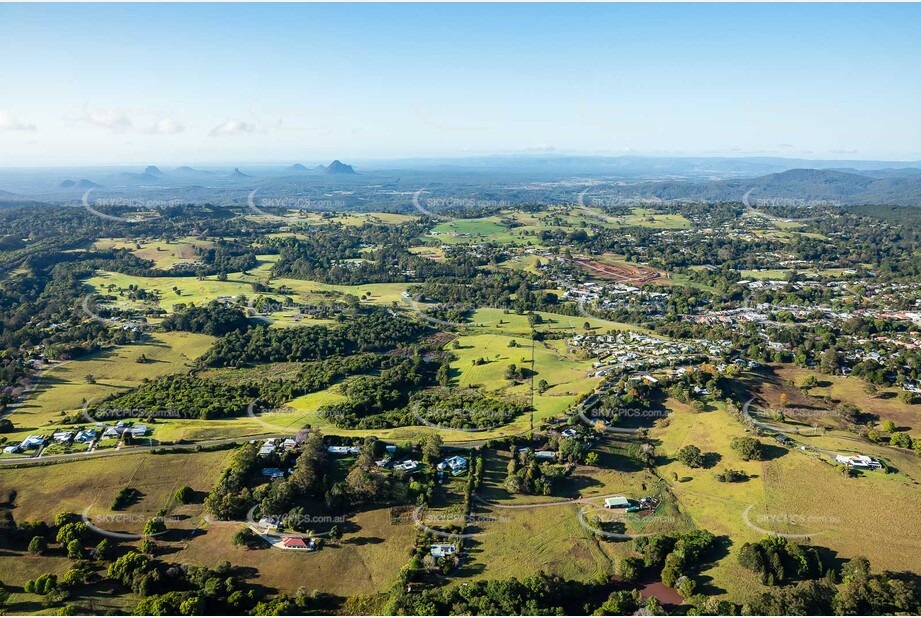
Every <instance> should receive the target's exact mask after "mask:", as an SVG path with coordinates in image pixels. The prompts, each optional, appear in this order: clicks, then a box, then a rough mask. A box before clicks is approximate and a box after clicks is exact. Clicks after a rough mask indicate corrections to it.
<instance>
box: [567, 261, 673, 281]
mask: <svg viewBox="0 0 921 618" xmlns="http://www.w3.org/2000/svg"><path fill="white" fill-rule="evenodd" d="M575 262H576V264H578V265H579V266H581V267H582V268H584V269H585V270H588V271H590V272H592V273H593V274H595V275H597V276H598V277H601V278H603V279H613V280H614V281H619V282H621V283H647V282H649V281H652V280H653V279H658V278H659V277H661V276H662V273H660V272H659V271H657V270H654V269H652V268H649V267H647V266H633V265H627V264H603V263H601V262H598V261H596V260H575Z"/></svg>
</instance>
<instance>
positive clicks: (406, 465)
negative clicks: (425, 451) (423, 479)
mask: <svg viewBox="0 0 921 618" xmlns="http://www.w3.org/2000/svg"><path fill="white" fill-rule="evenodd" d="M418 467H419V462H418V461H413V460H412V459H407V460H406V461H404V462H403V463H398V464H397V465H395V466H394V467H393V469H394V470H405V471H406V472H411V471H413V470H415V469H416V468H418Z"/></svg>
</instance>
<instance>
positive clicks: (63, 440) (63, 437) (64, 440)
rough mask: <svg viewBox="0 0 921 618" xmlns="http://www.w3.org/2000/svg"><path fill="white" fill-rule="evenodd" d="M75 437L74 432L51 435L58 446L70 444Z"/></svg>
mask: <svg viewBox="0 0 921 618" xmlns="http://www.w3.org/2000/svg"><path fill="white" fill-rule="evenodd" d="M73 437H74V434H73V432H72V431H56V432H54V433H53V434H51V439H52V440H54V441H55V442H57V443H58V444H68V443H69V442H70V441H71V440H72V439H73Z"/></svg>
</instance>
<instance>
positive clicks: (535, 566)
mask: <svg viewBox="0 0 921 618" xmlns="http://www.w3.org/2000/svg"><path fill="white" fill-rule="evenodd" d="M596 450H597V451H598V452H599V454H600V455H601V460H600V464H599V467H589V466H577V467H576V469H575V470H574V471H573V473H572V475H571V477H570V478H568V479H567V480H566V481H564V482H563V483H562V485H561V487H560V488H559V489H558V490H557V491H555V492H554V495H552V496H528V495H511V494H509V493H508V492H507V491H506V490H505V489H504V488H503V486H502V485H503V482H504V480H505V476H506V465H507V463H508V460H509V457H510V453H508V452H507V451H493V450H487V451H485V455H486V468H485V475H484V482H483V487H482V489H481V490H480V492H479V494H478V495H480V496H481V497H482V498H483V499H484V500H485V501H487V502H488V503H490V504H489V505H485V504H482V503H480V502H476V501H475V502H474V507H475V508H474V512H473V515H474V517H475V518H476V520H475V521H477V522H478V523H476V528H474V529H473V531H475V532H478V533H480V534H479V535H478V536H477V537H476V538H475V539H474V541H473V542H472V544H471V545H470V547H469V548H468V551H469V554H470V557H471V561H470V563H469V564H467V565H466V566H465V567H464V569H462V574H464V575H468V576H472V577H475V578H508V577H519V578H521V577H527V576H529V575H533V574H536V573H537V572H538V571H541V570H543V571H545V572H548V573H555V574H559V575H562V576H564V577H567V578H571V579H576V580H580V581H586V580H589V579H591V578H593V577H594V576H595V575H596V574H597V573H600V572H604V571H610V570H611V569H612V568H613V566H614V565H615V563H616V561H617V560H619V559H621V558H623V557H625V556H629V555H632V554H633V550H632V548H631V544H630V543H629V542H625V541H615V540H607V539H605V540H599V539H598V538H596V537H595V536H594V534H593V533H592V532H591V531H590V530H589V529H588V528H586V527H584V526H583V525H582V523H581V522H580V518H579V511H580V509H585V511H586V514H585V519H586V521H587V522H589V525H594V524H592V523H591V522H592V519H593V517H595V516H596V515H597V514H598V513H600V512H602V511H603V510H604V509H602V508H601V505H602V499H601V497H602V496H605V495H613V494H622V495H625V496H630V497H634V498H638V497H640V496H643V495H649V494H650V493H652V489H653V488H654V487H655V486H656V484H657V481H658V479H656V477H655V476H653V475H652V474H650V473H648V472H646V471H644V470H642V469H639V468H637V467H635V465H634V464H633V463H632V462H631V461H629V460H627V459H626V458H625V457H624V456H623V455H621V454H617V453H615V452H614V451H612V450H611V449H610V448H608V446H607V445H606V444H604V443H602V444H601V445H600V446H598V447H596ZM578 497H581V498H595V499H594V500H591V501H590V502H589V503H582V504H573V503H572V502H570V499H571V498H578ZM604 516H605V519H607V518H609V517H610V516H611V512H610V511H607V512H605V513H604ZM624 521H625V523H626V524H627V531H628V532H630V533H636V532H638V528H637V526H638V525H639V526H641V525H642V524H635V523H634V522H631V521H629V520H628V519H627V518H625V520H624ZM522 555H526V556H527V557H528V558H527V560H522Z"/></svg>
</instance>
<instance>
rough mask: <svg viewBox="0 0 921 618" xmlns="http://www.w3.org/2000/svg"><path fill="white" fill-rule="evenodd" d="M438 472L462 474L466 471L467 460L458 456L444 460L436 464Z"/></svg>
mask: <svg viewBox="0 0 921 618" xmlns="http://www.w3.org/2000/svg"><path fill="white" fill-rule="evenodd" d="M438 469H439V470H450V471H451V474H455V475H456V474H463V473H464V472H466V471H467V460H466V459H465V458H464V457H461V456H460V455H455V456H454V457H451V458H449V459H445V460H444V461H443V462H441V463H440V464H438Z"/></svg>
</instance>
